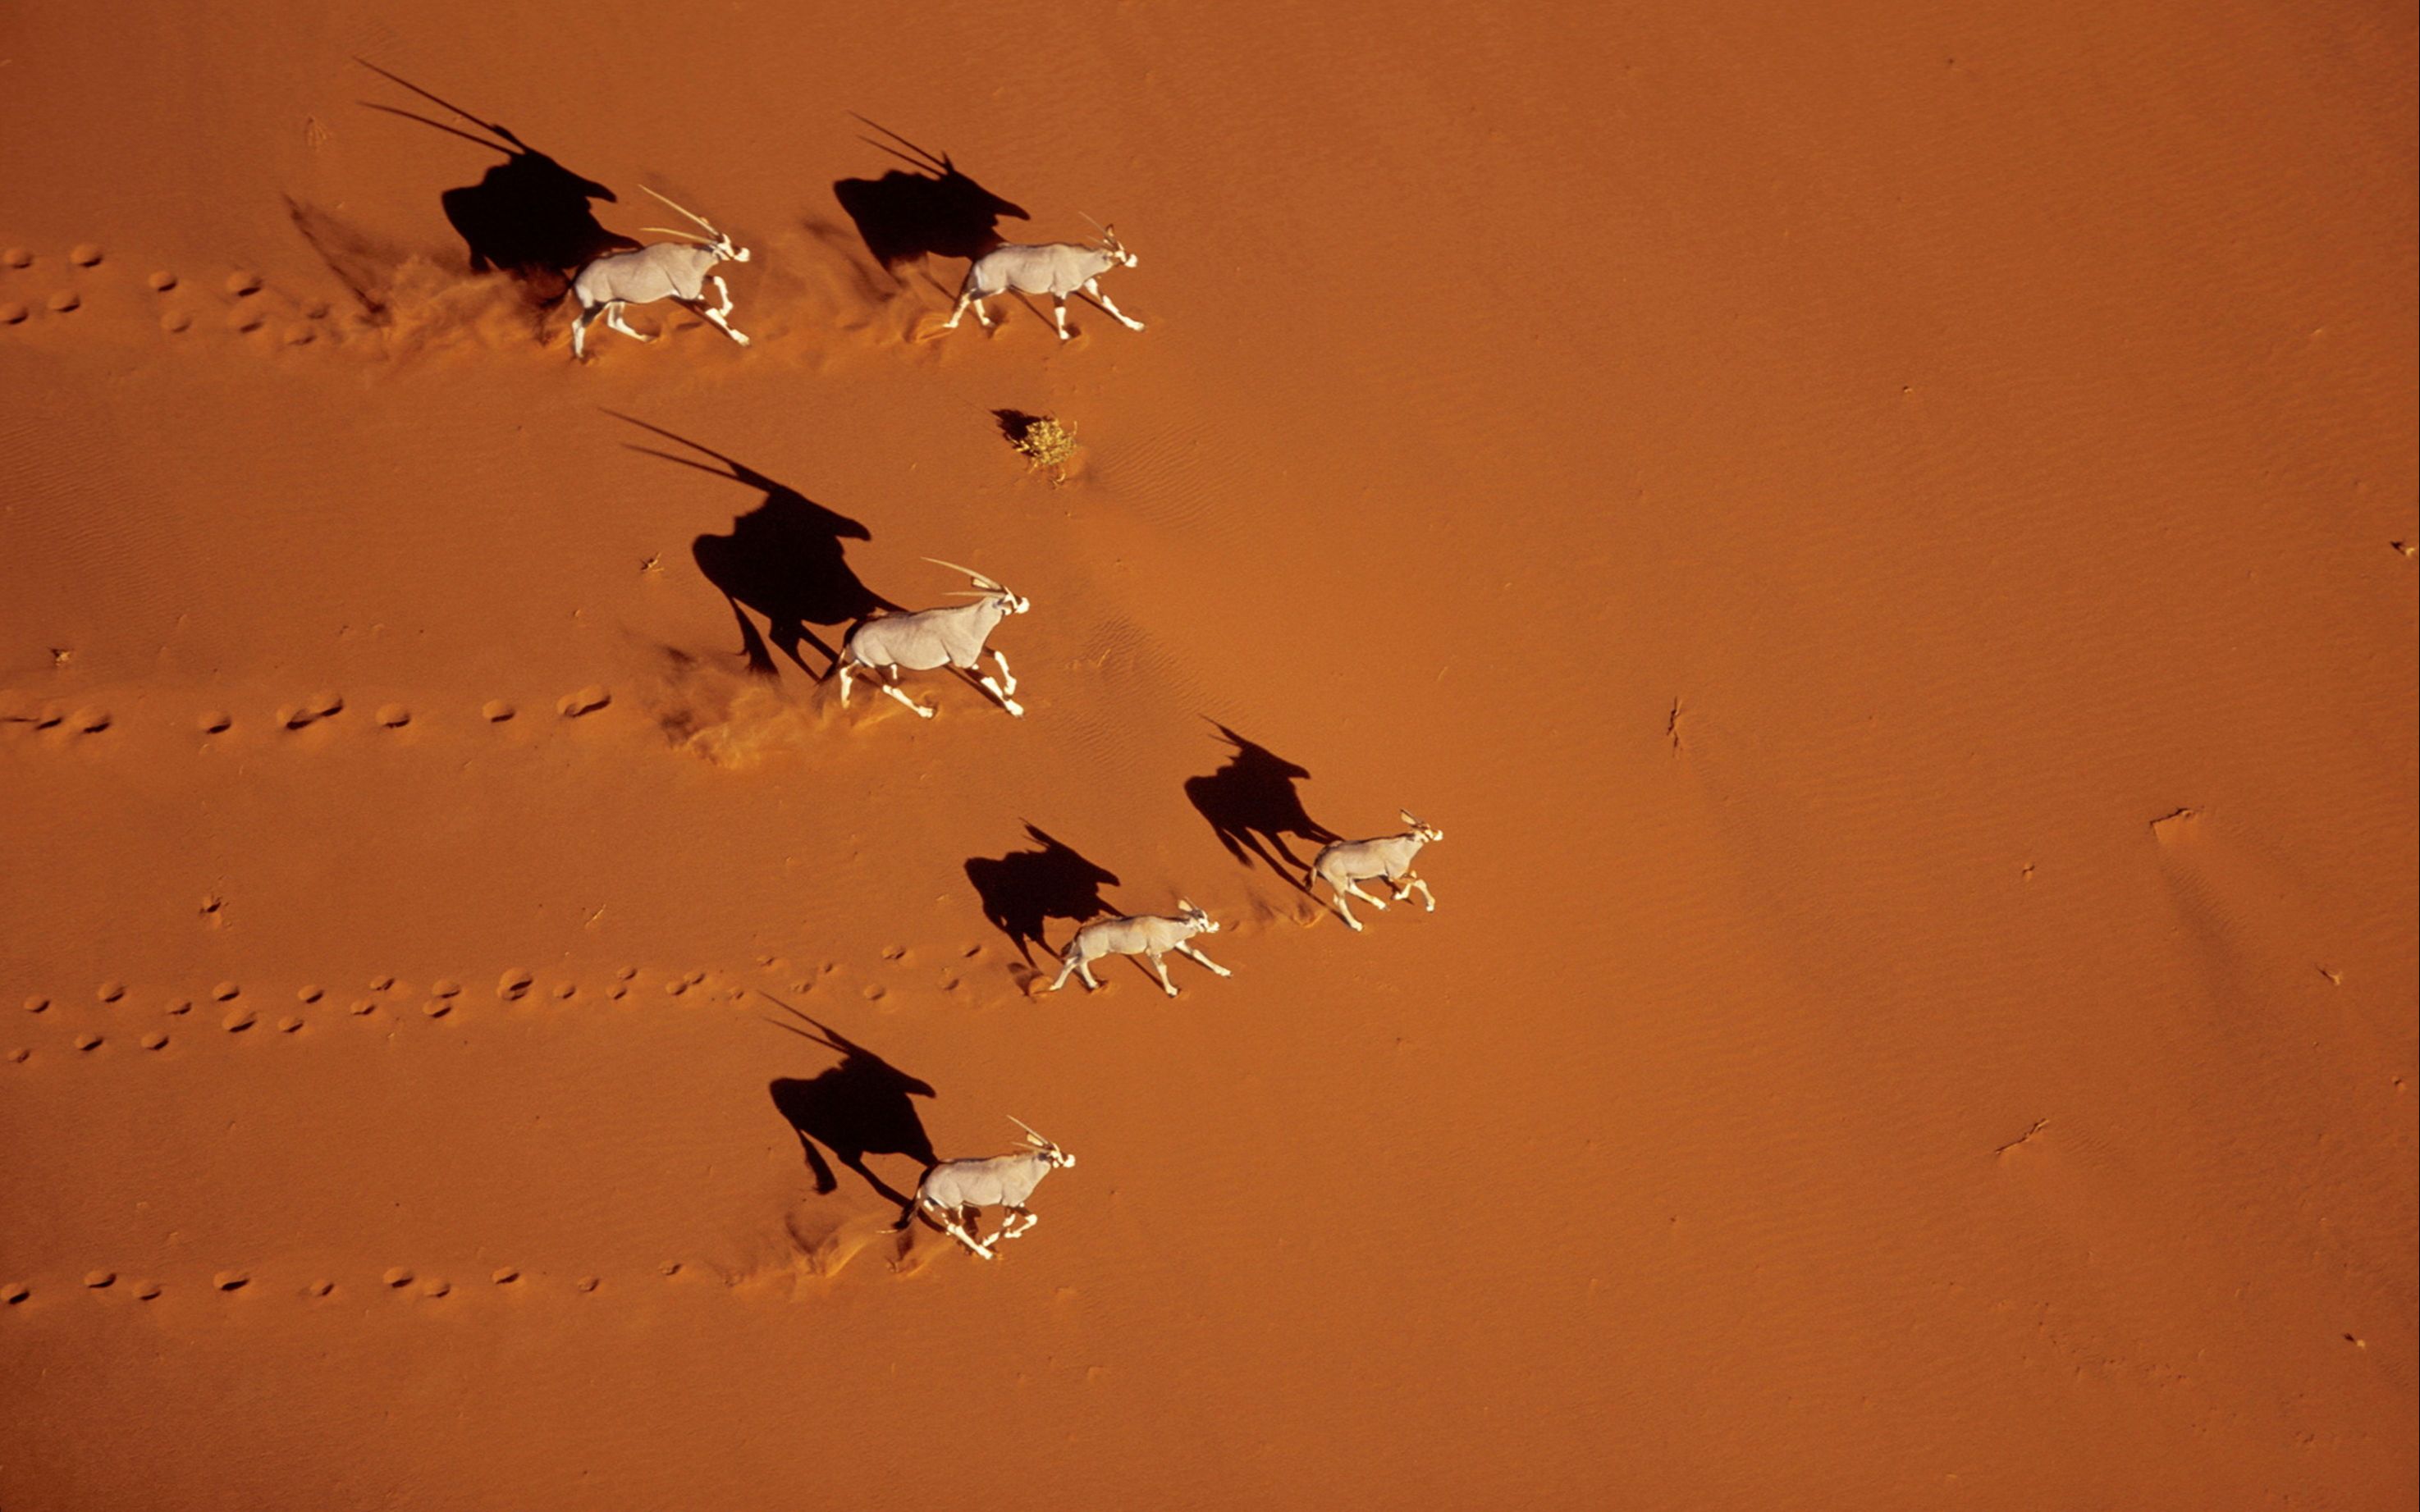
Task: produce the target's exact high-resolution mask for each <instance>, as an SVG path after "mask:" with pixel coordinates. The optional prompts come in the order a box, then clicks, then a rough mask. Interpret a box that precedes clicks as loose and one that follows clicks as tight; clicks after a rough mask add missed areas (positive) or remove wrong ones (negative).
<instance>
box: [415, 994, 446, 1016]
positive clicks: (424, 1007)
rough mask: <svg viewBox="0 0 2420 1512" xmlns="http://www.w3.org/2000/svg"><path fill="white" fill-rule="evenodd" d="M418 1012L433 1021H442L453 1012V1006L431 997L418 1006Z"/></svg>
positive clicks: (441, 999)
mask: <svg viewBox="0 0 2420 1512" xmlns="http://www.w3.org/2000/svg"><path fill="white" fill-rule="evenodd" d="M420 1011H422V1012H423V1013H426V1014H427V1015H428V1016H429V1017H430V1018H433V1019H442V1018H443V1017H444V1016H445V1015H446V1014H448V1013H451V1012H453V1011H454V1005H453V1004H452V1003H451V1002H449V1001H447V1000H446V999H444V998H442V997H432V998H430V999H429V1000H428V1001H427V1002H425V1003H423V1004H421V1005H420Z"/></svg>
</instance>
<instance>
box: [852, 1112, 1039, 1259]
mask: <svg viewBox="0 0 2420 1512" xmlns="http://www.w3.org/2000/svg"><path fill="white" fill-rule="evenodd" d="M1008 1121H1009V1122H1011V1123H1013V1124H1016V1126H1017V1127H1018V1128H1020V1129H1022V1130H1024V1131H1025V1142H1026V1144H1028V1145H1029V1146H1031V1147H1032V1148H1031V1149H1026V1150H1022V1151H1019V1152H1018V1153H1016V1154H1014V1155H994V1156H992V1157H991V1158H990V1159H989V1160H945V1161H943V1162H941V1163H940V1164H939V1165H936V1166H934V1167H933V1168H932V1169H931V1170H928V1171H926V1172H925V1173H924V1179H923V1180H921V1181H919V1182H917V1183H916V1195H915V1196H913V1197H910V1198H909V1199H908V1200H907V1211H904V1212H902V1213H900V1215H899V1221H898V1222H897V1223H895V1224H893V1225H892V1232H893V1233H900V1232H903V1231H905V1230H906V1229H907V1227H908V1226H909V1225H911V1224H913V1223H914V1222H915V1221H916V1218H917V1215H918V1214H920V1213H922V1214H924V1215H926V1216H929V1217H930V1218H932V1220H933V1221H934V1222H935V1223H937V1224H939V1225H940V1226H941V1228H942V1230H943V1231H944V1232H945V1233H947V1234H948V1235H949V1236H950V1237H951V1238H952V1239H954V1240H956V1241H957V1242H959V1243H961V1244H964V1245H965V1246H966V1247H967V1248H969V1249H970V1250H972V1251H974V1252H975V1253H976V1254H977V1255H980V1256H982V1257H984V1258H985V1259H986V1260H988V1259H990V1258H992V1257H993V1251H992V1246H993V1245H995V1244H997V1243H999V1242H1001V1240H1004V1239H1015V1238H1016V1237H1017V1236H1018V1235H1020V1234H1023V1233H1024V1232H1026V1231H1027V1230H1028V1229H1030V1228H1032V1227H1033V1226H1034V1225H1035V1224H1038V1223H1040V1222H1041V1221H1042V1220H1041V1219H1040V1218H1038V1217H1036V1216H1035V1215H1034V1214H1032V1213H1030V1212H1028V1211H1025V1204H1026V1200H1027V1199H1028V1198H1030V1197H1032V1196H1033V1189H1034V1188H1035V1187H1037V1186H1039V1185H1041V1184H1042V1179H1043V1178H1044V1177H1046V1176H1047V1175H1049V1174H1050V1172H1051V1170H1052V1169H1053V1168H1054V1167H1057V1166H1061V1165H1069V1166H1072V1165H1075V1164H1076V1157H1075V1156H1073V1155H1070V1154H1068V1153H1067V1152H1066V1151H1065V1150H1063V1149H1060V1148H1059V1147H1058V1146H1057V1145H1054V1144H1052V1143H1051V1142H1050V1141H1049V1140H1047V1139H1045V1138H1043V1137H1042V1136H1041V1135H1040V1134H1035V1133H1034V1132H1033V1126H1032V1124H1030V1123H1027V1122H1026V1121H1025V1120H1024V1119H1018V1118H1014V1117H1012V1118H1011V1119H1009V1120H1008ZM985 1208H1005V1209H1007V1210H1008V1211H1007V1212H1006V1213H1005V1214H1003V1215H1002V1217H1001V1222H1000V1232H999V1233H996V1234H994V1235H992V1236H991V1238H989V1239H977V1238H975V1236H974V1235H973V1234H972V1233H970V1232H969V1229H970V1227H972V1226H973V1225H975V1224H977V1223H980V1222H981V1221H982V1211H981V1210H983V1209H985Z"/></svg>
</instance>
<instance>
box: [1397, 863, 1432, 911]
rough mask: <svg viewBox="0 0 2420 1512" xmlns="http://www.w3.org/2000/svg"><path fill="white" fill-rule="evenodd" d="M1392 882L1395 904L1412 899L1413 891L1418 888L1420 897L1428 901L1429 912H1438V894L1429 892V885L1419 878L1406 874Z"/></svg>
mask: <svg viewBox="0 0 2420 1512" xmlns="http://www.w3.org/2000/svg"><path fill="white" fill-rule="evenodd" d="M1392 880H1393V883H1394V887H1395V902H1397V903H1402V902H1403V901H1404V899H1406V898H1408V897H1410V896H1411V895H1412V892H1413V890H1414V889H1415V888H1417V889H1419V895H1420V896H1421V897H1423V898H1425V899H1427V900H1428V905H1429V906H1428V911H1429V912H1430V913H1432V914H1434V913H1435V912H1436V894H1435V893H1433V892H1431V891H1429V885H1428V884H1427V883H1426V882H1423V881H1421V880H1420V879H1419V877H1417V876H1415V875H1413V874H1412V873H1411V872H1404V874H1403V875H1402V876H1399V877H1396V878H1393V879H1392Z"/></svg>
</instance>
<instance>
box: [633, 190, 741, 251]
mask: <svg viewBox="0 0 2420 1512" xmlns="http://www.w3.org/2000/svg"><path fill="white" fill-rule="evenodd" d="M639 187H640V188H641V189H647V186H646V185H644V184H641V185H640V186H639ZM647 193H650V194H656V192H655V191H654V190H652V189H647ZM656 198H658V199H660V200H662V201H663V202H664V203H665V204H667V205H671V206H672V208H674V209H676V210H679V211H680V212H681V213H682V214H683V215H686V216H688V217H689V218H690V220H692V221H695V222H696V223H697V224H700V225H702V226H704V227H706V232H707V234H708V235H710V236H712V237H713V238H714V239H716V240H718V241H719V240H721V239H722V233H721V232H720V231H717V230H715V229H714V223H713V222H712V221H709V220H707V219H706V217H705V216H703V215H700V214H698V213H697V211H695V210H692V209H690V208H687V207H686V206H682V205H678V204H675V203H674V201H673V200H671V199H670V198H668V197H667V196H665V195H662V194H656Z"/></svg>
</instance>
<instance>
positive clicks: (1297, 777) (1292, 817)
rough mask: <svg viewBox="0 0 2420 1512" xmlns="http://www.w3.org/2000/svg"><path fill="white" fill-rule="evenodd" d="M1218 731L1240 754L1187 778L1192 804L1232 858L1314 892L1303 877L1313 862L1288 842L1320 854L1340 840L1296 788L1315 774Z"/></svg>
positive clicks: (1187, 793)
mask: <svg viewBox="0 0 2420 1512" xmlns="http://www.w3.org/2000/svg"><path fill="white" fill-rule="evenodd" d="M1218 733H1219V736H1220V737H1221V738H1223V739H1224V740H1225V741H1226V742H1227V743H1228V744H1229V745H1230V746H1233V748H1234V752H1233V754H1232V755H1230V756H1229V757H1228V758H1227V760H1226V763H1225V764H1223V765H1221V766H1220V767H1219V768H1218V770H1217V771H1215V772H1212V773H1209V774H1208V775H1206V776H1203V777H1188V778H1187V779H1185V796H1186V798H1187V800H1188V801H1189V802H1191V804H1192V805H1193V807H1194V808H1195V809H1196V810H1200V812H1201V814H1202V818H1204V819H1206V820H1208V821H1209V822H1210V828H1211V831H1212V832H1213V833H1215V834H1216V835H1217V836H1218V843H1219V844H1221V845H1224V846H1225V847H1226V848H1227V854H1228V855H1230V856H1233V857H1234V858H1235V859H1236V860H1238V861H1240V862H1242V863H1243V864H1244V865H1246V866H1248V867H1249V866H1250V865H1251V864H1252V862H1253V861H1254V860H1255V859H1257V860H1259V861H1260V862H1261V863H1262V864H1263V865H1264V866H1266V867H1267V868H1268V869H1269V870H1270V871H1272V872H1276V873H1277V874H1278V875H1279V876H1280V877H1282V878H1284V879H1285V881H1286V882H1287V884H1288V885H1289V886H1291V887H1295V889H1297V890H1299V891H1305V892H1307V891H1309V890H1310V888H1309V887H1307V886H1306V885H1305V883H1304V882H1303V874H1304V873H1305V872H1308V871H1310V869H1311V862H1310V860H1309V859H1307V858H1305V857H1301V856H1296V855H1295V853H1294V851H1293V849H1292V848H1291V847H1289V846H1288V845H1287V844H1286V841H1287V839H1288V837H1292V838H1294V839H1296V840H1300V841H1305V842H1306V843H1307V844H1309V845H1310V846H1311V847H1312V848H1313V850H1314V852H1315V851H1316V848H1317V847H1319V846H1322V845H1326V843H1328V842H1329V841H1334V840H1337V839H1339V838H1340V837H1339V836H1338V835H1337V833H1336V831H1334V830H1332V829H1330V828H1328V827H1327V826H1326V825H1323V824H1321V823H1319V822H1318V821H1317V820H1315V819H1313V818H1311V815H1310V814H1309V813H1308V812H1307V811H1305V810H1304V809H1303V806H1302V795H1301V794H1299V793H1298V792H1296V791H1295V784H1296V783H1298V782H1302V781H1305V780H1307V779H1309V778H1310V776H1311V773H1310V772H1309V771H1308V770H1307V769H1306V768H1304V767H1301V766H1297V765H1295V764H1294V763H1292V762H1290V761H1287V760H1286V759H1285V758H1284V757H1282V756H1280V755H1279V754H1278V753H1277V752H1275V751H1273V750H1271V749H1269V748H1267V747H1265V746H1260V745H1255V744H1253V743H1252V742H1251V741H1249V740H1246V739H1245V738H1244V737H1243V736H1241V735H1239V734H1237V733H1235V732H1233V730H1230V729H1228V728H1227V727H1226V726H1225V725H1223V724H1222V725H1218Z"/></svg>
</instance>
